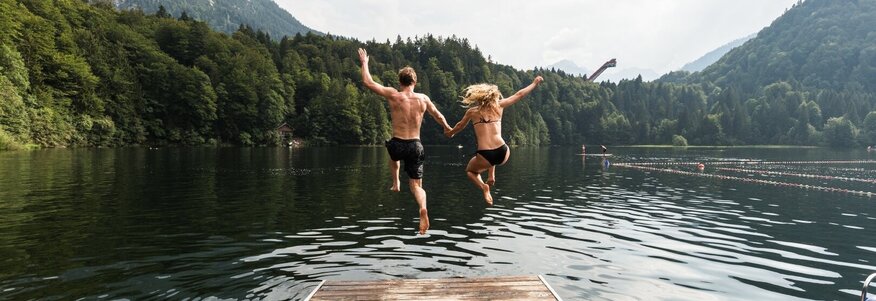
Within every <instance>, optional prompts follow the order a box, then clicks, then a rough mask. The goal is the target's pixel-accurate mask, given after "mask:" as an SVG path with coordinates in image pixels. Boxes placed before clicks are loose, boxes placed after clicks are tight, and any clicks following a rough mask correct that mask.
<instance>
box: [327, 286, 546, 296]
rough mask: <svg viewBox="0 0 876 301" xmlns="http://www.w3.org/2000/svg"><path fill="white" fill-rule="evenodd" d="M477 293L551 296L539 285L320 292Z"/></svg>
mask: <svg viewBox="0 0 876 301" xmlns="http://www.w3.org/2000/svg"><path fill="white" fill-rule="evenodd" d="M471 291H478V292H483V293H493V292H499V293H504V292H514V293H529V292H536V293H547V294H551V292H550V290H547V288H546V287H545V286H544V285H542V284H541V283H539V284H535V285H527V286H517V287H510V286H493V287H490V286H470V287H458V288H433V287H410V286H409V287H401V288H392V287H390V288H380V289H362V290H321V291H320V295H322V296H354V295H371V294H429V295H456V294H463V293H466V292H471Z"/></svg>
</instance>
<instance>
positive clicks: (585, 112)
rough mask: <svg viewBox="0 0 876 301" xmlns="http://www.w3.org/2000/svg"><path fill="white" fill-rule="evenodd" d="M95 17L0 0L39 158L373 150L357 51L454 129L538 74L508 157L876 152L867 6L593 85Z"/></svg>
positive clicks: (448, 53) (368, 98)
mask: <svg viewBox="0 0 876 301" xmlns="http://www.w3.org/2000/svg"><path fill="white" fill-rule="evenodd" d="M97 3H98V4H96V5H94V6H90V5H87V4H85V2H84V1H38V0H15V1H0V28H2V29H3V30H0V97H2V100H3V103H2V105H0V130H2V131H3V133H4V135H6V136H8V137H11V139H13V140H14V141H19V142H21V143H32V144H39V145H42V146H65V145H105V146H114V145H128V144H166V143H172V144H204V143H210V144H240V145H266V144H275V143H278V142H279V141H278V139H279V138H278V135H277V133H276V132H275V128H276V127H277V126H278V125H279V124H282V123H284V122H286V123H288V124H290V125H293V126H294V128H295V132H294V134H295V136H296V137H300V138H304V139H306V140H308V141H309V142H310V143H315V144H380V143H381V142H382V141H383V140H385V139H387V138H389V137H390V135H391V128H390V123H389V114H388V113H387V104H386V101H385V100H384V99H382V98H381V97H380V96H377V95H375V94H374V93H372V92H370V91H368V90H367V89H365V88H364V86H362V85H361V75H360V71H359V65H358V62H357V58H356V48H359V47H364V48H367V49H368V51H369V54H370V55H371V72H372V74H373V75H374V77H375V80H376V81H378V82H381V83H383V84H384V85H387V86H397V83H396V76H397V75H396V74H397V73H396V72H397V70H398V69H399V68H400V67H402V66H406V65H409V66H412V67H414V68H415V69H416V70H417V72H418V75H419V82H418V85H417V87H416V91H417V92H421V93H425V94H427V95H429V96H430V98H431V99H432V101H433V102H434V103H435V104H436V106H437V107H438V108H439V109H440V110H441V112H442V113H443V114H444V115H445V116H446V117H447V119H448V121H449V122H450V123H455V122H456V121H457V120H459V118H461V116H462V115H463V113H464V108H462V107H460V106H459V103H458V101H459V99H460V94H461V90H462V89H463V88H464V87H466V86H468V85H470V84H474V83H481V82H489V83H494V84H496V85H498V86H499V88H500V90H501V91H502V93H503V94H504V95H510V94H511V93H514V92H515V91H516V90H517V89H520V88H522V87H524V86H526V85H527V84H529V83H530V82H531V81H532V79H533V78H534V77H535V76H537V75H542V76H544V78H545V82H544V83H543V84H542V85H541V86H540V87H539V88H538V89H536V90H535V91H534V92H533V93H532V94H530V95H529V96H527V97H526V99H524V100H523V101H521V102H519V103H517V104H515V105H514V106H511V107H509V108H508V109H507V110H506V111H505V116H503V121H502V130H503V137H505V138H506V139H507V141H508V142H509V143H510V144H515V145H547V144H566V145H569V144H571V145H578V144H583V143H596V144H625V143H637V144H639V143H640V144H655V143H656V144H669V143H672V144H680V143H681V142H684V143H683V144H687V141H688V139H690V142H692V143H693V144H778V143H784V144H804V145H818V144H824V143H828V144H830V145H834V146H853V145H855V144H856V143H859V142H860V143H867V144H870V143H876V116H871V115H872V113H871V114H865V113H867V112H872V111H876V90H874V87H876V82H874V80H876V47H874V46H873V45H872V43H868V42H867V41H873V40H874V39H876V24H874V22H876V21H874V20H876V14H874V12H876V4H874V2H873V1H859V2H855V3H846V2H842V1H838V2H831V1H827V0H810V1H806V2H804V3H801V4H798V5H796V6H795V7H794V8H792V9H790V10H789V11H788V12H787V13H786V14H785V15H784V16H782V17H781V18H780V19H778V20H776V22H774V24H773V25H772V26H771V27H769V28H767V29H765V30H764V31H763V32H761V33H760V34H759V35H758V36H757V37H756V38H754V39H753V40H751V41H750V42H748V43H746V44H744V45H743V46H740V47H738V48H736V49H734V50H732V51H730V52H729V53H728V54H727V55H726V56H724V57H723V58H722V59H721V60H719V61H718V62H717V63H716V64H714V65H713V66H711V67H708V68H706V69H705V70H704V71H702V72H696V73H692V74H691V73H687V72H675V73H672V74H668V75H666V76H664V77H663V78H662V79H661V80H659V81H656V82H644V81H642V79H641V78H637V79H632V80H623V81H621V82H619V83H609V82H606V83H601V84H596V83H592V82H587V81H585V80H584V79H583V78H580V77H575V76H570V75H566V74H565V73H562V72H554V71H551V70H544V69H542V68H536V69H535V70H528V71H521V70H516V69H514V68H512V67H510V66H505V65H500V64H496V63H493V62H490V61H488V60H487V59H485V58H484V56H483V54H482V53H481V52H480V50H478V49H477V48H476V47H474V46H473V45H471V44H470V43H469V41H468V40H466V39H460V38H457V37H435V36H433V35H426V36H422V37H418V38H414V39H411V38H408V39H404V40H403V39H401V38H400V37H399V38H397V39H396V40H395V41H394V42H390V41H385V42H377V41H367V42H360V41H356V40H352V39H346V38H339V37H334V36H323V35H318V34H313V33H306V34H294V36H293V35H290V34H287V33H284V34H282V35H281V34H276V33H275V32H274V31H265V30H259V29H254V28H253V27H250V26H249V25H239V24H240V22H242V21H231V22H232V23H234V24H233V28H232V29H228V28H224V29H223V30H225V31H226V32H230V33H232V34H230V35H228V34H224V33H219V32H214V31H212V30H211V29H210V26H208V23H205V22H201V21H197V20H208V22H211V23H209V24H210V25H212V26H214V27H221V26H217V24H214V23H212V21H211V20H213V19H212V18H210V17H204V16H207V15H210V14H212V13H213V12H222V13H229V12H239V10H238V9H232V8H229V7H228V5H229V3H228V2H227V1H219V0H217V1H215V3H216V7H212V8H209V9H208V8H207V7H205V6H204V5H202V4H203V3H201V2H198V1H188V2H186V1H183V2H170V1H145V0H142V1H141V0H129V1H120V2H119V3H120V4H121V5H122V6H124V5H133V4H134V3H140V4H142V5H141V7H143V8H144V9H145V10H146V11H148V12H152V11H159V10H160V7H159V5H164V6H165V7H166V9H165V10H164V12H159V13H157V15H147V14H145V13H144V12H143V11H141V10H126V11H121V12H119V11H115V10H113V8H112V7H110V6H109V5H107V4H108V3H106V2H105V1H98V2H97ZM234 3H237V2H234ZM271 4H272V3H271ZM147 5H149V6H148V7H147ZM250 5H251V6H252V7H253V8H257V9H256V10H254V11H256V12H258V11H260V10H264V9H267V8H269V5H268V4H267V2H266V1H263V0H253V1H247V3H246V4H244V6H245V7H249V6H250ZM152 6H154V10H153V7H152ZM183 11H185V12H186V16H184V17H183V16H181V17H179V18H174V17H173V16H176V15H181V13H182V12H183ZM190 17H191V18H190ZM274 17H276V16H273V15H264V16H263V19H264V20H265V21H267V22H272V21H270V20H271V19H272V18H274ZM290 17H291V16H290ZM223 18H224V17H223ZM284 18H285V17H284ZM235 22H236V23H235ZM244 23H249V22H244ZM251 23H252V24H254V25H256V28H263V27H261V26H259V23H257V22H251ZM220 25H221V24H220ZM224 25H229V24H224ZM224 25H223V26H224ZM288 28H291V27H288ZM283 35H286V36H283ZM271 36H274V37H275V38H276V37H280V36H283V37H282V38H281V39H279V40H272V39H271ZM425 119H426V120H425V121H424V123H423V128H422V134H421V138H422V139H423V140H424V141H426V142H427V143H430V144H435V143H439V144H440V143H449V144H459V143H463V141H465V142H468V141H471V140H472V139H473V138H474V134H473V132H472V131H464V132H462V133H460V134H459V135H458V136H457V138H454V139H450V140H448V139H446V138H444V136H443V132H442V130H441V127H440V126H438V125H437V124H435V123H434V122H432V121H431V118H429V117H425ZM825 120H827V122H825ZM857 127H861V131H860V134H858V130H857ZM679 138H680V139H679Z"/></svg>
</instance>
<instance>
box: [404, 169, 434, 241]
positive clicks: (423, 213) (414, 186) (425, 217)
mask: <svg viewBox="0 0 876 301" xmlns="http://www.w3.org/2000/svg"><path fill="white" fill-rule="evenodd" d="M408 186H410V188H411V194H413V195H414V200H416V201H417V205H419V206H420V234H426V230H429V210H426V190H424V189H423V179H410V180H409V181H408Z"/></svg>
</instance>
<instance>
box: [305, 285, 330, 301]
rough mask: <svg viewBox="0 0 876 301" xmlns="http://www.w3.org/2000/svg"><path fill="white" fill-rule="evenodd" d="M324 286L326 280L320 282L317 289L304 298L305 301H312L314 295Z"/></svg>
mask: <svg viewBox="0 0 876 301" xmlns="http://www.w3.org/2000/svg"><path fill="white" fill-rule="evenodd" d="M323 284H325V280H322V281H320V282H319V284H317V285H316V288H314V289H313V291H312V292H310V295H307V298H304V301H310V298H313V295H315V294H316V292H317V291H319V288H321V287H322V285H323Z"/></svg>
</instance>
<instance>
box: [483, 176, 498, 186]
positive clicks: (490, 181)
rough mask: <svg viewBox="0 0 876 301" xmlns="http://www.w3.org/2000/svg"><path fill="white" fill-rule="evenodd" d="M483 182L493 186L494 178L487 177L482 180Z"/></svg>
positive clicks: (494, 183)
mask: <svg viewBox="0 0 876 301" xmlns="http://www.w3.org/2000/svg"><path fill="white" fill-rule="evenodd" d="M484 183H487V185H490V187H493V186H495V185H496V179H493V178H489V179H487V181H486V182H484Z"/></svg>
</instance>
